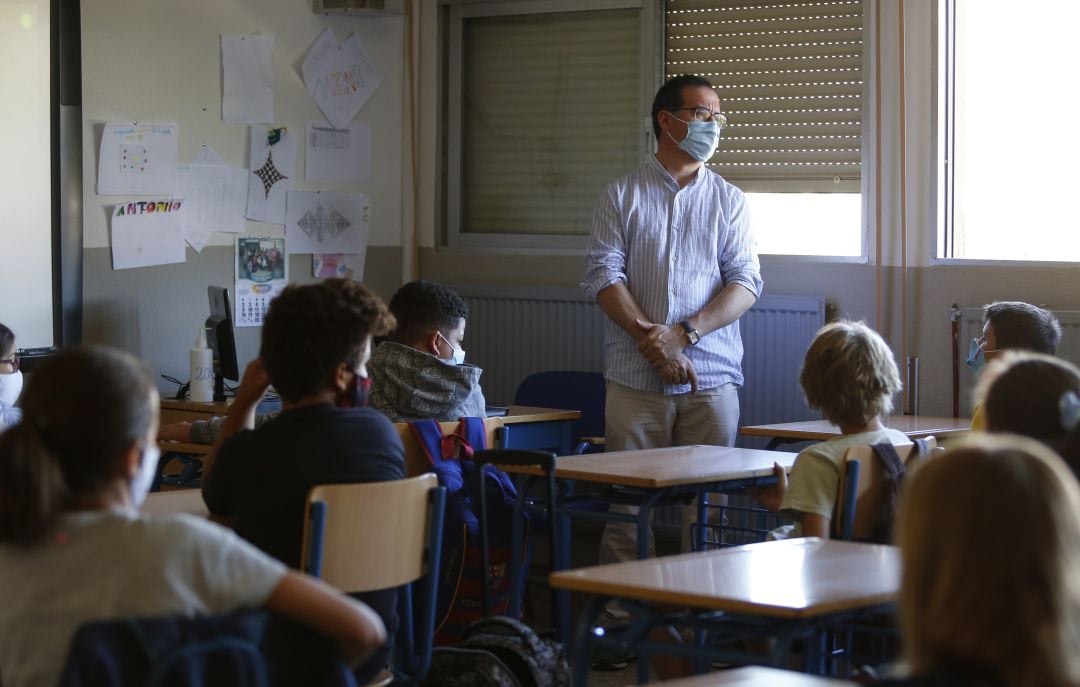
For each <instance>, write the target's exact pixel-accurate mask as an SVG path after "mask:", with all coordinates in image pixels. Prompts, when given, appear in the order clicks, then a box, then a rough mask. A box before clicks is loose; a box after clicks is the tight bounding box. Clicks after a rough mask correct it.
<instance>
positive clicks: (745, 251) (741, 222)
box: [717, 187, 763, 298]
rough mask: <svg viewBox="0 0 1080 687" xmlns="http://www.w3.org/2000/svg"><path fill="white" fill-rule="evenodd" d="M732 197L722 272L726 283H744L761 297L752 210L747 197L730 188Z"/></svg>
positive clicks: (723, 234) (721, 250) (723, 238)
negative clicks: (747, 203) (751, 217)
mask: <svg viewBox="0 0 1080 687" xmlns="http://www.w3.org/2000/svg"><path fill="white" fill-rule="evenodd" d="M730 191H731V196H730V197H729V199H728V203H727V207H728V212H729V215H728V231H726V232H720V237H721V245H720V246H719V250H718V251H717V254H718V255H719V258H720V259H719V267H720V275H721V277H722V278H723V280H724V284H725V285H727V284H740V285H742V286H744V287H746V289H747V290H748V291H750V293H752V294H754V296H756V297H759V298H760V297H761V287H762V285H763V282H762V280H761V265H760V264H759V263H758V257H757V253H756V252H755V251H754V237H753V234H752V233H751V231H750V213H749V209H748V208H747V207H746V196H745V195H743V193H742V191H739V190H738V189H736V188H734V187H730Z"/></svg>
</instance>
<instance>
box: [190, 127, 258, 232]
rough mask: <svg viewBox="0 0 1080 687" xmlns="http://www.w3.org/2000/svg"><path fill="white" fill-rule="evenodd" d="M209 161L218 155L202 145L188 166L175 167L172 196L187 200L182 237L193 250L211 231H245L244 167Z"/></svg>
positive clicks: (246, 175)
mask: <svg viewBox="0 0 1080 687" xmlns="http://www.w3.org/2000/svg"><path fill="white" fill-rule="evenodd" d="M212 160H218V162H219V163H220V161H221V157H220V156H219V155H218V154H217V153H215V152H214V151H213V150H212V149H211V148H210V147H209V146H207V145H203V146H202V149H201V150H200V151H199V153H198V155H196V156H195V159H194V160H192V162H191V164H190V165H178V166H177V168H176V195H177V196H179V197H181V198H184V199H185V200H186V201H187V208H186V210H185V212H184V237H185V238H186V239H187V242H188V244H189V245H190V246H191V247H192V248H194V249H195V252H196V253H198V252H201V251H202V249H203V247H204V246H206V243H207V241H209V240H210V234H212V233H213V232H215V231H224V232H230V233H243V232H244V231H247V219H246V218H245V216H244V213H245V210H246V208H247V193H248V176H249V175H248V170H246V169H241V168H239V167H228V166H226V165H225V164H224V163H220V164H219V163H214V162H211V161H212Z"/></svg>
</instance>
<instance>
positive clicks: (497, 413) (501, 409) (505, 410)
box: [484, 406, 510, 417]
mask: <svg viewBox="0 0 1080 687" xmlns="http://www.w3.org/2000/svg"><path fill="white" fill-rule="evenodd" d="M509 412H510V406H484V414H485V415H486V416H487V417H506V415H507V414H509Z"/></svg>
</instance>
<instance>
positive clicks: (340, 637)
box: [0, 348, 385, 687]
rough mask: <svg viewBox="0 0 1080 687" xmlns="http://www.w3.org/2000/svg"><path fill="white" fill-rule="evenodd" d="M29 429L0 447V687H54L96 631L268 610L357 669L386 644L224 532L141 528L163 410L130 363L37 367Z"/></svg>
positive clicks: (98, 355) (12, 433)
mask: <svg viewBox="0 0 1080 687" xmlns="http://www.w3.org/2000/svg"><path fill="white" fill-rule="evenodd" d="M23 409H24V411H25V412H24V418H23V421H22V422H20V423H19V424H18V425H16V426H14V427H12V428H11V429H9V430H8V431H6V432H4V433H3V434H2V435H0V503H2V504H3V507H2V508H0V585H3V589H4V590H6V594H5V599H4V602H3V603H2V604H0V682H2V683H3V684H4V685H5V687H39V686H40V687H44V686H50V687H51V686H52V685H56V684H57V682H58V680H59V677H60V672H61V670H62V669H63V666H64V660H65V657H66V656H67V653H68V645H69V644H70V642H71V638H72V636H73V634H74V633H75V631H76V630H77V629H78V628H79V627H80V626H82V625H83V624H85V623H86V622H88V621H91V620H108V619H120V618H126V617H130V616H161V615H186V616H195V615H205V614H218V613H226V612H230V611H233V610H238V609H241V608H252V607H260V606H261V607H265V608H267V609H269V610H271V611H275V612H278V613H281V614H283V615H285V616H288V617H291V618H293V619H295V620H297V621H300V622H301V623H304V624H306V625H308V626H309V627H311V628H312V629H314V630H316V631H319V632H321V633H323V634H325V635H327V636H329V637H331V638H333V639H334V640H336V641H337V643H338V644H339V645H340V647H341V649H342V651H343V653H344V654H345V655H346V656H347V657H348V658H350V659H356V658H359V657H361V656H362V655H365V654H370V653H371V651H372V650H374V649H375V648H376V647H378V646H379V645H380V644H382V643H383V640H384V637H385V630H384V628H383V624H382V622H381V621H380V620H379V618H378V616H377V615H376V614H375V613H373V612H372V610H371V609H370V608H368V607H366V606H364V605H363V604H360V603H356V602H355V601H353V600H351V599H349V598H348V597H346V596H344V595H341V594H339V593H338V592H336V591H334V590H332V589H331V588H330V587H329V586H327V585H325V584H323V583H321V582H319V581H318V580H315V579H312V578H310V577H307V576H305V575H301V574H300V573H296V572H289V571H288V570H287V569H286V567H285V566H284V565H282V564H281V563H280V562H278V561H275V560H273V559H272V558H271V557H269V556H267V555H265V554H264V553H262V552H260V551H259V550H258V549H256V548H255V547H253V546H251V545H249V544H247V543H246V542H244V541H242V540H241V539H240V538H239V537H237V536H236V535H234V534H233V533H232V532H230V531H229V530H226V529H223V528H221V527H218V526H217V525H214V524H212V523H210V522H209V521H207V520H205V519H202V518H196V517H192V516H188V515H173V516H158V517H153V518H151V517H150V516H147V515H140V514H139V512H138V508H139V505H140V504H141V503H142V501H143V499H144V498H145V497H146V494H147V491H148V490H149V488H150V482H151V480H152V478H153V474H154V467H155V466H156V464H157V455H158V451H157V444H156V442H155V441H154V436H155V434H156V432H157V413H158V397H157V391H156V390H155V388H154V384H153V380H152V377H151V375H150V373H149V370H148V369H147V368H146V367H145V366H144V365H143V364H142V363H140V362H139V361H137V360H136V359H134V358H132V357H131V356H130V355H127V354H126V353H121V352H119V351H115V350H110V349H105V348H72V349H67V350H65V351H63V352H61V353H59V354H58V355H57V356H56V357H55V358H53V359H52V360H49V361H47V362H45V363H44V364H43V365H42V366H41V368H40V369H38V370H37V371H36V372H35V373H34V376H33V379H32V380H31V381H30V383H29V384H28V386H27V389H26V394H25V396H24V398H23Z"/></svg>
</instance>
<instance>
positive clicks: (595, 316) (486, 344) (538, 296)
mask: <svg viewBox="0 0 1080 687" xmlns="http://www.w3.org/2000/svg"><path fill="white" fill-rule="evenodd" d="M455 290H456V291H457V292H458V293H459V294H461V296H462V297H463V298H464V299H465V301H466V302H467V303H468V304H469V323H468V328H467V330H466V332H465V348H466V349H467V350H468V352H469V357H468V359H469V361H471V362H475V363H476V364H478V365H480V366H481V367H483V368H484V376H483V379H482V383H483V387H484V394H485V396H486V397H487V398H488V401H489V403H492V404H494V403H508V402H509V401H510V400H511V399H512V398H513V397H514V390H515V389H516V388H517V385H518V384H519V383H520V382H521V380H522V379H524V378H525V377H526V376H528V375H530V374H532V373H533V372H542V371H545V370H578V371H584V372H603V370H604V326H603V325H604V314H603V312H601V310H600V308H599V306H597V305H596V303H595V302H594V301H592V300H590V299H589V298H587V297H586V296H585V295H583V294H582V293H581V292H580V291H578V290H577V289H554V288H547V289H528V288H517V287H511V288H496V287H476V286H461V287H455ZM824 321H825V301H824V299H821V298H808V297H803V296H772V295H767V296H762V297H761V298H760V299H759V300H758V302H757V303H756V304H755V305H754V307H753V308H752V309H751V310H750V311H749V312H748V313H747V314H746V315H744V316H743V318H742V321H741V323H740V329H741V331H742V336H743V345H744V349H745V353H744V357H743V375H744V376H745V378H746V384H745V386H744V387H743V392H742V393H741V399H740V400H741V402H742V420H741V422H742V424H760V423H766V422H794V421H797V420H807V419H812V418H813V417H815V416H814V415H813V414H811V413H810V411H809V410H808V409H807V407H806V403H805V401H804V399H803V396H802V392H801V390H800V389H799V382H798V377H799V368H800V366H801V364H802V359H803V354H804V353H805V352H806V348H807V346H809V344H810V341H811V339H813V337H814V333H815V332H816V331H817V330H818V329H819V328H820V327H821V325H822V324H824Z"/></svg>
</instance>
